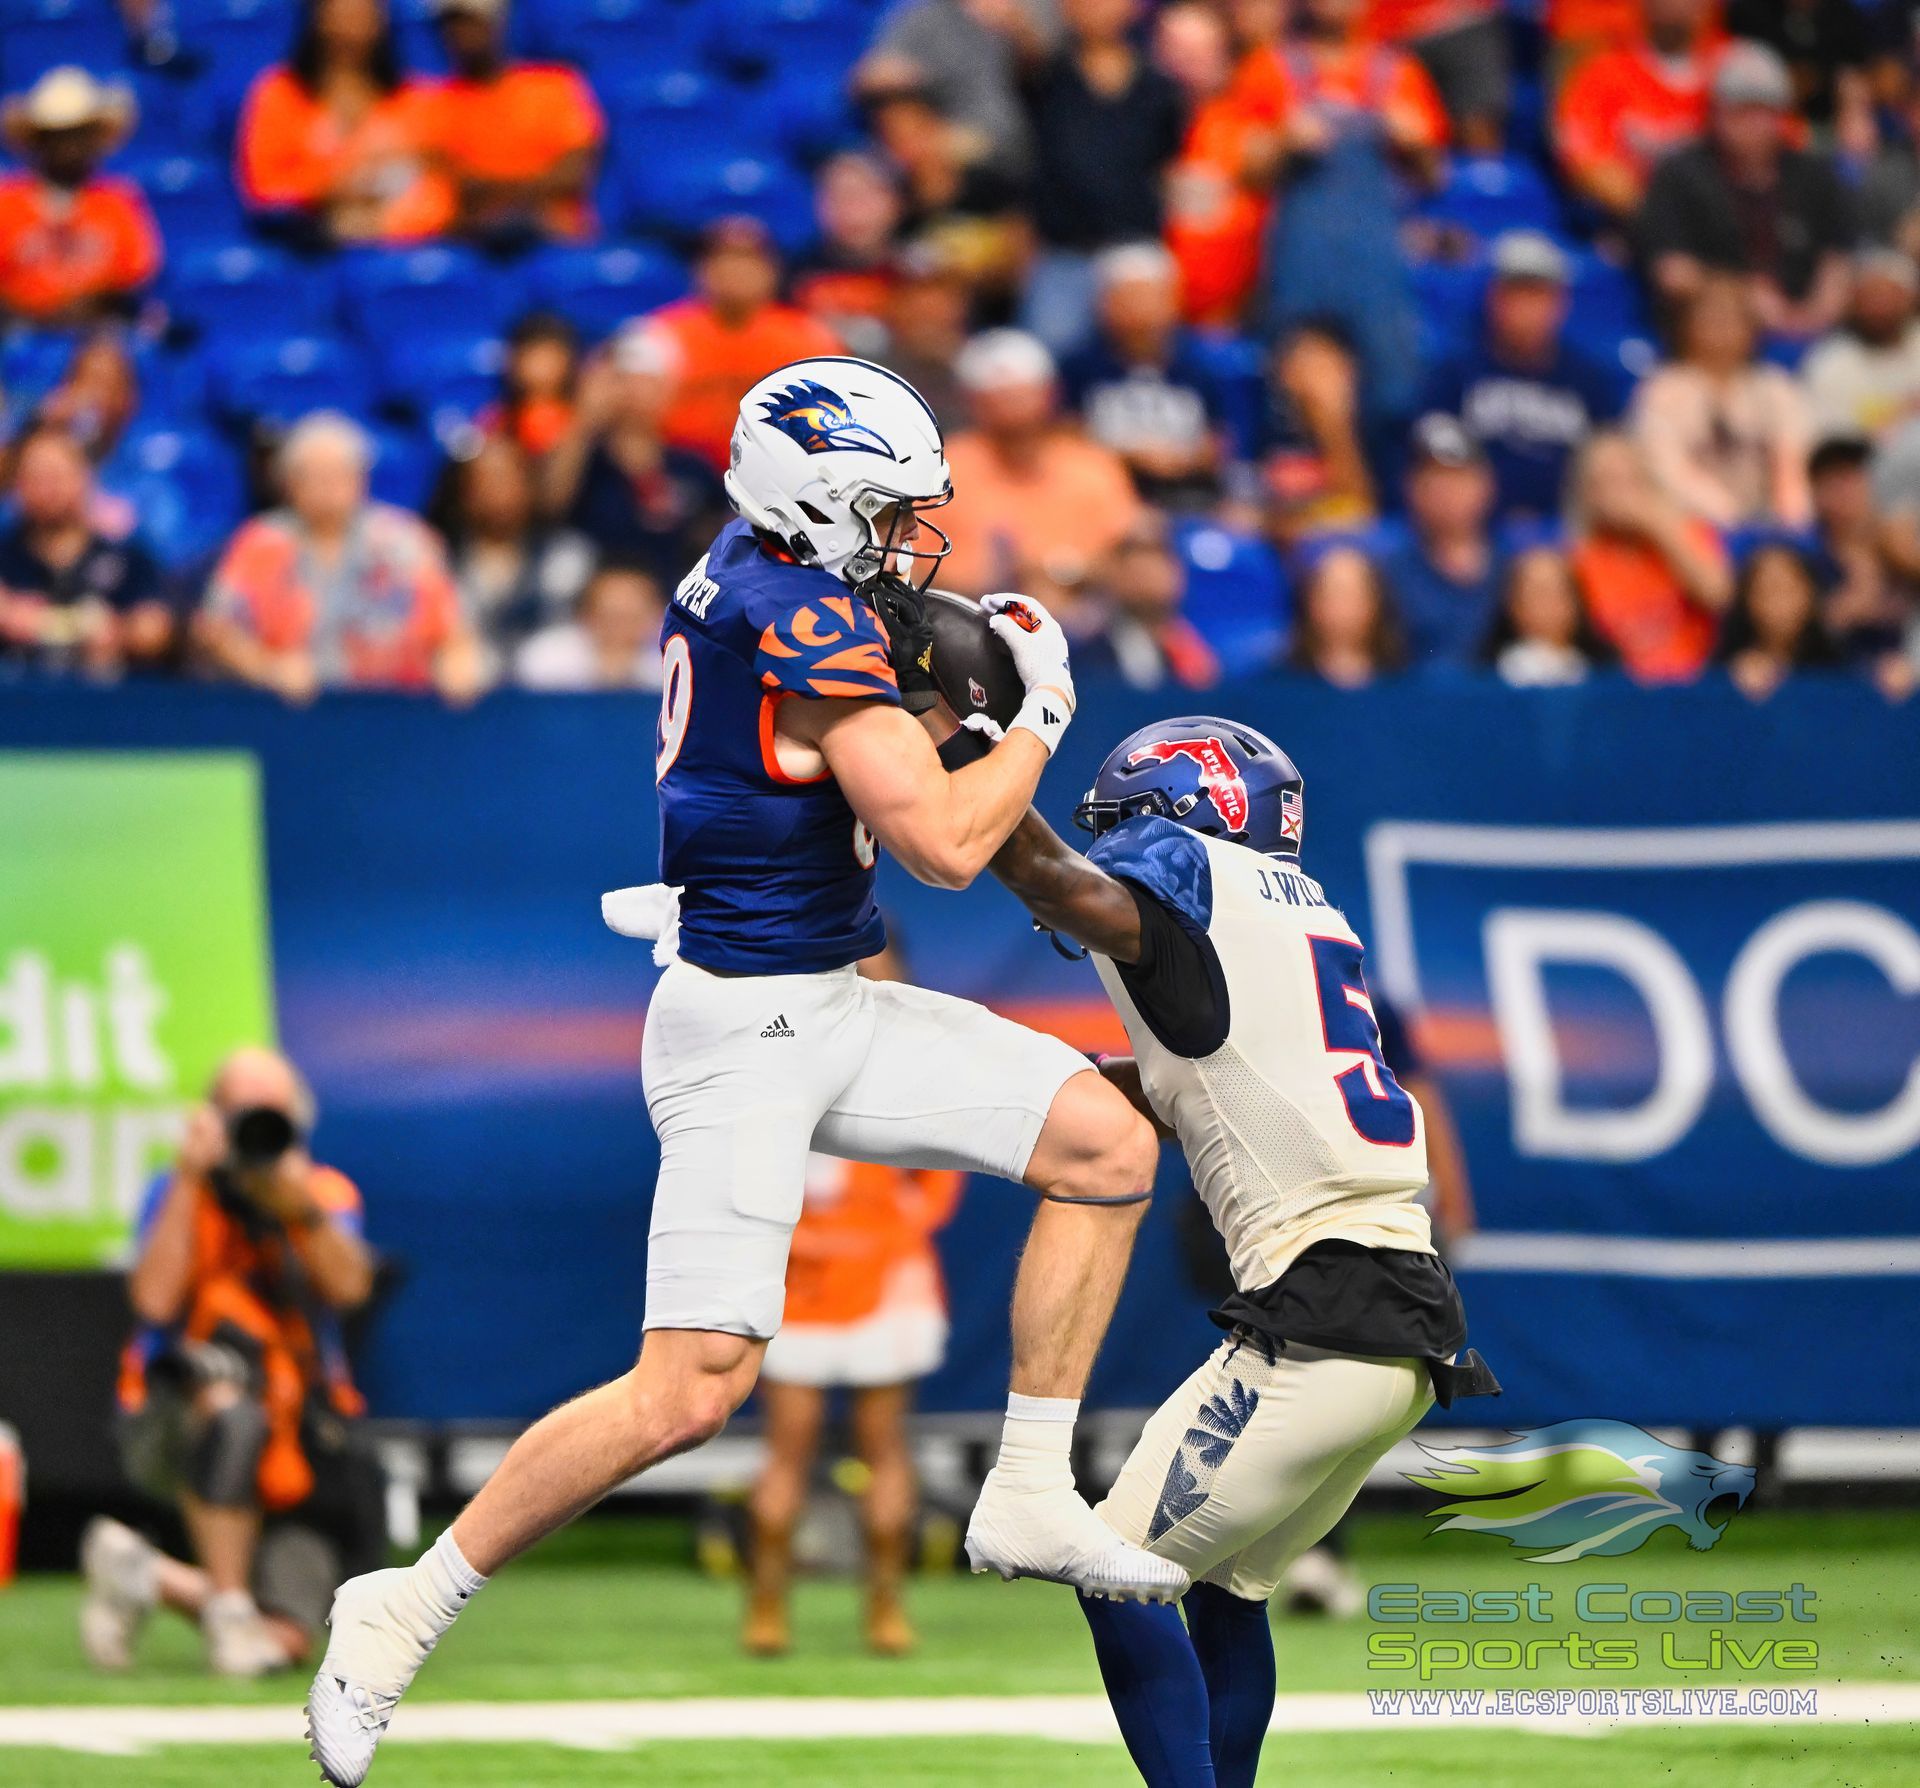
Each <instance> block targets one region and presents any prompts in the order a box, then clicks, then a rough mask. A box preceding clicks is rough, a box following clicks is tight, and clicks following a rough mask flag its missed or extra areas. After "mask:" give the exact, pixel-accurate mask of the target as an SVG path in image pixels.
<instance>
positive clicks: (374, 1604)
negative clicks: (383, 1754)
mask: <svg viewBox="0 0 1920 1788" xmlns="http://www.w3.org/2000/svg"><path fill="white" fill-rule="evenodd" d="M327 1625H328V1627H329V1628H330V1629H331V1633H330V1635H329V1637H328V1640H327V1655H326V1656H325V1658H323V1659H322V1660H321V1663H320V1671H319V1674H318V1675H317V1676H315V1677H314V1679H313V1686H312V1687H311V1688H310V1689H308V1691H307V1742H308V1747H309V1749H308V1755H309V1756H311V1757H312V1759H313V1760H314V1762H315V1763H317V1764H319V1765H320V1774H321V1775H322V1776H323V1777H324V1778H325V1779H326V1780H327V1781H328V1782H330V1783H332V1784H333V1788H360V1784H361V1783H362V1782H364V1781H365V1780H366V1779H367V1772H368V1771H369V1770H371V1769H372V1768H373V1753H374V1751H375V1750H376V1749H377V1748H378V1747H379V1744H380V1740H381V1739H382V1738H384V1737H385V1736H386V1731H387V1722H388V1721H389V1720H391V1719H392V1718H393V1710H394V1709H395V1707H397V1706H398V1705H399V1703H400V1697H401V1696H402V1695H403V1694H405V1693H406V1690H407V1685H408V1684H409V1683H410V1682H412V1681H413V1678H414V1673H415V1672H416V1671H417V1670H418V1669H419V1668H420V1666H421V1665H422V1664H424V1663H425V1662H426V1661H427V1655H428V1653H429V1652H431V1651H432V1650H433V1647H434V1645H435V1643H436V1642H437V1641H438V1639H439V1634H438V1633H436V1632H433V1631H432V1629H431V1627H430V1626H428V1625H427V1624H425V1623H423V1622H422V1621H421V1619H420V1617H419V1606H418V1596H417V1593H416V1592H415V1590H414V1587H413V1584H412V1581H411V1574H410V1573H409V1572H407V1571H373V1572H370V1573H369V1574H368V1575H366V1576H364V1577H354V1578H352V1579H350V1580H349V1581H348V1582H346V1583H343V1584H342V1585H341V1586H340V1589H339V1591H338V1592H337V1593H336V1594H335V1596H334V1598H333V1612H332V1614H331V1615H329V1616H328V1618H327Z"/></svg>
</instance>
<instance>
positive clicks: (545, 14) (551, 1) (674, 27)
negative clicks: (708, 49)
mask: <svg viewBox="0 0 1920 1788" xmlns="http://www.w3.org/2000/svg"><path fill="white" fill-rule="evenodd" d="M539 12H540V16H539V19H538V21H537V24H536V30H535V41H536V44H537V46H538V48H539V50H540V51H541V53H543V54H544V55H547V56H549V57H552V58H553V59H555V60H557V61H567V62H577V63H579V64H580V65H581V66H582V67H583V68H586V69H588V70H589V71H591V72H592V73H593V74H594V75H595V76H596V77H597V76H598V75H600V74H601V73H602V72H605V73H608V74H613V73H615V72H617V71H619V70H621V69H634V68H660V69H667V68H674V67H679V66H683V65H685V64H686V63H687V61H688V60H689V53H690V52H691V51H693V50H694V49H695V48H697V46H698V44H699V41H700V39H701V37H702V35H703V33H704V30H705V25H704V13H703V9H702V8H701V7H700V6H699V5H698V4H695V3H690V0H545V4H544V5H542V6H541V7H540V9H539Z"/></svg>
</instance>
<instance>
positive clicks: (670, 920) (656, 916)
mask: <svg viewBox="0 0 1920 1788" xmlns="http://www.w3.org/2000/svg"><path fill="white" fill-rule="evenodd" d="M600 917H601V918H602V919H604V920H605V921H606V923H607V929H608V930H609V931H617V932H619V934H620V935H621V936H622V937H637V938H652V939H653V940H654V943H653V959H654V961H655V962H657V963H658V964H659V965H660V966H661V967H662V968H665V967H666V966H667V964H668V963H670V962H677V961H678V960H679V958H680V890H679V889H678V888H670V887H668V886H667V884H666V883H665V882H648V883H647V884H646V885H645V886H644V887H639V888H614V889H611V890H609V891H608V892H607V893H605V894H602V895H601V896H600Z"/></svg>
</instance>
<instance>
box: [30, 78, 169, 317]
mask: <svg viewBox="0 0 1920 1788" xmlns="http://www.w3.org/2000/svg"><path fill="white" fill-rule="evenodd" d="M133 125H134V103H133V96H132V95H131V94H130V93H128V92H127V91H126V90H125V89H124V88H121V87H117V86H108V85H106V84H104V83H102V82H100V81H98V80H96V79H95V78H94V77H93V76H92V75H90V74H89V73H87V71H86V70H85V69H84V68H54V69H49V70H48V71H47V72H46V73H45V74H43V75H42V76H41V77H40V78H39V80H37V81H35V82H34V84H33V86H32V87H31V88H29V89H28V91H27V92H26V93H24V94H20V95H16V96H14V97H13V98H11V99H9V100H7V102H6V104H5V107H4V108H3V109H0V134H4V136H5V138H6V142H7V146H8V147H9V148H10V149H12V150H13V152H14V153H15V154H16V155H17V156H19V158H20V159H21V160H22V161H23V162H24V163H25V164H26V166H25V167H24V168H22V169H21V170H20V171H18V172H16V173H11V174H8V175H6V176H5V177H4V178H0V319H5V318H15V319H24V320H27V321H31V322H35V323H85V322H91V321H94V320H96V319H98V318H100V317H102V316H108V315H113V314H116V313H124V312H126V311H127V310H129V309H131V307H132V302H133V300H134V298H135V296H136V295H137V294H138V293H139V292H140V291H141V290H142V288H144V287H145V286H147V285H148V284H149V283H150V282H151V281H152V279H153V276H154V275H155V274H156V273H157V272H158V271H159V269H160V233H159V231H158V229H157V228H156V227H155V225H154V221H153V214H152V212H150V211H149V210H148V209H147V202H146V200H145V199H144V198H142V197H141V195H140V191H139V189H138V188H137V187H136V186H134V185H133V183H132V182H131V181H128V180H122V179H119V178H117V177H115V176H113V175H110V174H102V173H101V172H100V171H99V168H100V164H101V163H102V162H103V161H105V160H106V158H107V157H108V156H109V155H111V154H112V153H113V151H114V150H115V149H117V148H119V146H120V145H121V144H122V143H123V142H125V141H126V139H127V137H128V135H129V134H130V133H131V132H132V130H133Z"/></svg>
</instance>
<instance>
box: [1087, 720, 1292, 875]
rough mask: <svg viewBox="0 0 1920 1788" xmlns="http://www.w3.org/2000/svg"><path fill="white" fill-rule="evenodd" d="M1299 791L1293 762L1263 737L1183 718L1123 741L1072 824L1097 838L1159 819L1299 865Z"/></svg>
mask: <svg viewBox="0 0 1920 1788" xmlns="http://www.w3.org/2000/svg"><path fill="white" fill-rule="evenodd" d="M1301 789H1302V784H1301V780H1300V772H1299V771H1298V770H1296V769H1295V768H1294V767H1293V759H1292V758H1290V757H1288V756H1287V754H1286V753H1285V752H1284V751H1282V750H1281V749H1280V747H1279V746H1278V745H1276V744H1274V742H1273V741H1272V740H1271V739H1269V738H1268V737H1267V736H1266V734H1265V733H1257V732H1255V731H1254V730H1253V728H1252V727H1250V726H1242V725H1241V724H1240V722H1239V721H1237V720H1221V719H1218V718H1216V717H1214V716H1212V715H1208V714H1185V715H1182V716H1180V717H1179V718H1178V719H1175V720H1161V721H1156V722H1155V723H1154V724H1153V725H1152V726H1143V727H1142V728H1141V729H1140V730H1139V731H1138V732H1137V733H1129V734H1128V735H1127V736H1126V737H1125V738H1124V739H1122V740H1121V741H1120V743H1119V744H1118V745H1116V746H1115V747H1114V748H1113V749H1112V750H1111V751H1110V752H1108V753H1107V761H1106V762H1105V763H1104V764H1102V765H1101V766H1100V774H1099V775H1098V776H1096V777H1095V778H1094V781H1093V787H1092V788H1090V789H1088V790H1087V796H1086V799H1085V800H1084V801H1082V802H1081V803H1080V805H1079V806H1078V807H1076V808H1075V809H1074V810H1073V817H1074V820H1075V822H1076V823H1077V824H1078V825H1081V826H1083V827H1085V828H1086V830H1087V831H1089V832H1091V833H1092V834H1093V835H1094V836H1095V837H1096V838H1098V837H1099V836H1100V834H1101V833H1102V832H1104V831H1106V830H1107V829H1108V828H1109V827H1110V826H1117V825H1119V824H1120V822H1121V821H1122V820H1128V819H1132V818H1133V817H1134V816H1135V815H1136V814H1141V813H1156V814H1159V815H1160V816H1161V817H1162V818H1163V819H1170V820H1172V821H1174V822H1175V823H1176V824H1178V825H1182V826H1190V827H1191V828H1192V829H1193V830H1194V831H1196V832H1204V833H1206V834H1207V835H1208V836H1209V837H1211V838H1225V839H1229V840H1231V841H1232V842H1233V843H1234V844H1244V845H1246V846H1247V847H1248V848H1249V849H1251V850H1256V851H1260V852H1263V853H1264V854H1265V855H1267V856H1270V857H1297V856H1299V854H1300V834H1301V830H1302V826H1303V822H1304V819H1305V815H1304V813H1303V811H1302V806H1301Z"/></svg>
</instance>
